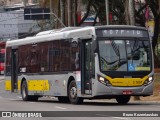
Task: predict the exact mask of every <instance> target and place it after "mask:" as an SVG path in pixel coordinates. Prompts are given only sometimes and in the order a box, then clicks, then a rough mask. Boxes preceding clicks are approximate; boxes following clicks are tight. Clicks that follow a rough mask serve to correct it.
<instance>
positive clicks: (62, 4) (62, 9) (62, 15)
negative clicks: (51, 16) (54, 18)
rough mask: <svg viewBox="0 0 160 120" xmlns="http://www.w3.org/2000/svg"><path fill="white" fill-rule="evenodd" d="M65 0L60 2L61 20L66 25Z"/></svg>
mask: <svg viewBox="0 0 160 120" xmlns="http://www.w3.org/2000/svg"><path fill="white" fill-rule="evenodd" d="M64 2H65V1H64V0H60V9H61V20H62V22H63V23H65V11H64V10H65V5H64Z"/></svg>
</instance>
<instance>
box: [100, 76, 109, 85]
mask: <svg viewBox="0 0 160 120" xmlns="http://www.w3.org/2000/svg"><path fill="white" fill-rule="evenodd" d="M98 81H99V82H100V83H102V84H104V85H106V86H111V83H110V82H109V81H108V80H107V79H106V78H104V77H102V76H100V75H98Z"/></svg>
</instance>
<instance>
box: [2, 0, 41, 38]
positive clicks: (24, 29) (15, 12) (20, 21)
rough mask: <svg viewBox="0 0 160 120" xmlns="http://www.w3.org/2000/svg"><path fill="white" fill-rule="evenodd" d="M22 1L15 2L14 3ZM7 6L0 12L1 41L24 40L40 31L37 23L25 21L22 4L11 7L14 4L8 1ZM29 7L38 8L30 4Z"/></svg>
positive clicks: (16, 0)
mask: <svg viewBox="0 0 160 120" xmlns="http://www.w3.org/2000/svg"><path fill="white" fill-rule="evenodd" d="M1 1H2V0H1ZM1 1H0V2H1ZM9 1H10V0H9ZM20 1H21V0H15V1H14V2H17V3H18V2H20ZM5 4H6V5H4V6H3V9H1V12H0V40H1V41H6V40H8V39H17V38H23V37H26V36H29V35H32V34H31V33H32V32H36V31H38V30H39V29H38V27H37V22H36V21H34V20H24V5H23V4H22V3H21V4H14V5H11V4H12V3H8V1H7V2H6V3H5ZM27 7H36V4H32V3H29V4H28V5H27Z"/></svg>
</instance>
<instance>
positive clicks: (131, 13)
mask: <svg viewBox="0 0 160 120" xmlns="http://www.w3.org/2000/svg"><path fill="white" fill-rule="evenodd" d="M134 6H135V3H134V0H129V5H128V7H129V18H130V25H135V11H134V9H135V8H134Z"/></svg>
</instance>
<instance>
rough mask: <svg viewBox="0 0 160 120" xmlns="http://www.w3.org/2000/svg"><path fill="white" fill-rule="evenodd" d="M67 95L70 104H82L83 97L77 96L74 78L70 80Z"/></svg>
mask: <svg viewBox="0 0 160 120" xmlns="http://www.w3.org/2000/svg"><path fill="white" fill-rule="evenodd" d="M68 96H69V101H70V102H71V103H72V104H82V103H83V98H81V97H77V86H76V82H75V81H74V80H73V81H71V82H70V84H69V88H68Z"/></svg>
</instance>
